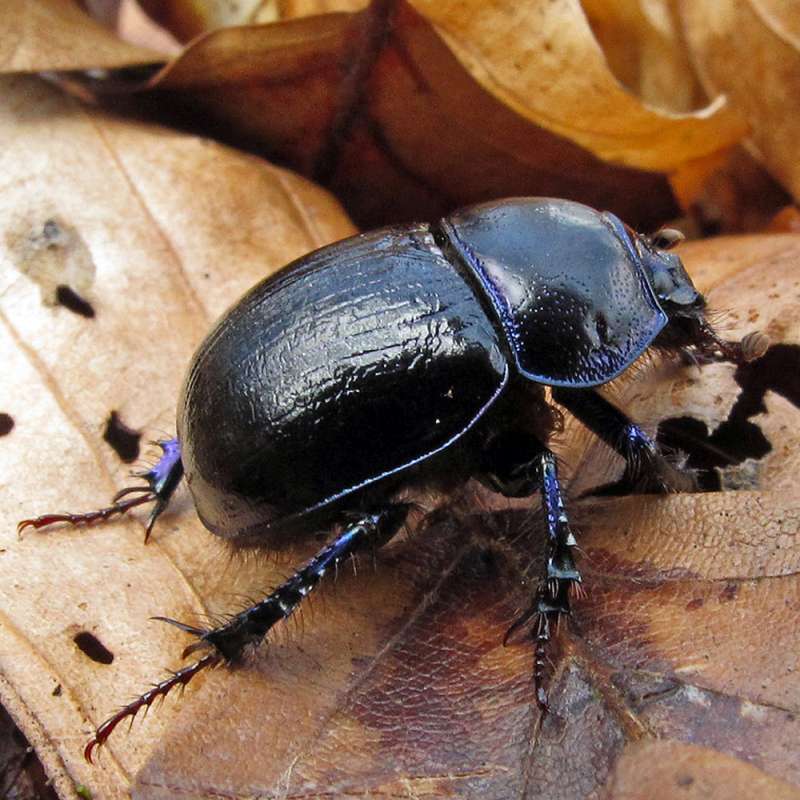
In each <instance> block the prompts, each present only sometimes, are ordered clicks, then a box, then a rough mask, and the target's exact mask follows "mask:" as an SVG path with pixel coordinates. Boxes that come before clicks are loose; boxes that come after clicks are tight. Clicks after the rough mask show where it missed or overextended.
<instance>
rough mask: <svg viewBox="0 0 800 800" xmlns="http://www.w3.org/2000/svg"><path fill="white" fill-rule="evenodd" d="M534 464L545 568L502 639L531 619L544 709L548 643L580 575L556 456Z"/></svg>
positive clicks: (536, 677)
mask: <svg viewBox="0 0 800 800" xmlns="http://www.w3.org/2000/svg"><path fill="white" fill-rule="evenodd" d="M534 464H535V466H536V471H537V473H538V475H537V483H539V485H540V487H541V489H540V490H541V494H542V505H543V506H544V512H545V520H546V524H547V553H546V559H545V569H544V575H543V576H542V579H541V581H540V582H539V586H538V587H537V589H536V594H535V595H534V598H533V602H532V604H531V606H530V608H529V609H528V610H527V611H526V612H525V613H524V614H522V616H521V617H519V618H518V619H517V620H516V621H515V622H514V624H513V625H512V626H511V627H510V628H509V630H508V632H507V633H506V637H505V638H506V641H508V640H509V639H511V638H512V637H513V635H514V634H515V633H516V632H517V631H518V630H519V629H521V628H523V627H526V626H527V623H528V622H530V621H531V620H533V626H532V629H531V635H532V636H533V639H534V641H535V645H536V649H535V652H534V669H533V680H534V687H535V691H536V701H537V702H538V704H539V706H540V707H541V708H542V709H544V710H546V709H547V692H546V690H545V685H544V684H545V679H546V676H547V655H548V653H547V651H548V646H549V642H550V639H551V638H552V634H553V629H554V628H555V627H556V626H557V624H558V621H559V619H560V618H561V617H564V616H568V615H569V614H570V602H571V599H572V597H573V595H575V594H576V593H577V592H579V591H580V583H581V575H580V573H579V572H578V569H577V567H576V566H575V561H574V559H573V557H572V549H573V548H574V547H575V545H576V541H575V537H574V536H573V534H572V531H571V530H570V527H569V520H568V519H567V514H566V511H565V510H564V498H563V495H562V492H561V483H560V481H559V478H558V465H557V463H556V457H555V455H554V454H553V453H552V452H550V451H549V450H543V451H542V452H541V454H540V455H539V456H538V457H537V459H536V461H535V462H534ZM532 466H533V464H532Z"/></svg>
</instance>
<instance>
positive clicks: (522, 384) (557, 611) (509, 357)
mask: <svg viewBox="0 0 800 800" xmlns="http://www.w3.org/2000/svg"><path fill="white" fill-rule="evenodd" d="M678 238H680V237H679V234H677V233H676V232H675V231H669V230H666V231H661V232H659V233H658V234H656V235H655V236H652V237H648V236H642V235H639V234H637V233H635V232H634V231H632V230H631V229H630V228H628V227H627V226H626V225H624V224H623V223H622V222H621V221H620V220H619V219H617V217H615V216H614V215H613V214H610V213H600V212H598V211H595V210H593V209H591V208H588V207H587V206H584V205H581V204H579V203H575V202H571V201H567V200H557V199H547V198H511V199H505V200H499V201H495V202H489V203H483V204H481V205H476V206H472V207H469V208H465V209H462V210H459V211H456V212H454V213H452V214H450V215H449V216H447V217H445V218H444V219H442V220H440V221H439V222H437V223H435V224H413V225H408V226H395V227H388V228H383V229H381V230H377V231H374V232H371V233H365V234H362V235H359V236H354V237H352V238H349V239H346V240H344V241H341V242H338V243H335V244H332V245H329V246H327V247H323V248H321V249H319V250H316V251H314V252H312V253H310V254H308V255H306V256H304V257H303V258H300V259H298V260H297V261H294V262H293V263H291V264H289V265H288V266H287V267H285V268H284V269H283V270H281V271H280V272H278V273H277V274H275V275H273V276H271V277H269V278H267V279H266V280H264V281H262V282H261V283H259V284H258V285H256V286H255V287H254V288H253V289H251V290H250V291H249V292H248V293H247V294H246V295H245V296H244V297H243V298H242V299H241V300H240V301H239V302H238V303H236V304H235V305H234V306H233V307H232V308H231V309H230V310H229V311H228V312H227V313H226V314H225V315H224V316H223V317H222V319H221V320H220V321H219V322H218V323H217V324H216V326H215V327H214V329H213V330H212V331H211V333H210V334H209V335H208V337H207V338H206V339H205V341H204V342H203V343H202V344H201V345H200V348H199V349H198V350H197V353H196V354H195V355H194V357H193V359H192V362H191V364H190V366H189V370H188V374H187V377H186V379H185V381H184V384H183V389H182V392H181V396H180V399H179V401H178V412H177V437H176V438H174V439H170V440H165V441H163V442H161V443H160V444H161V447H162V450H163V454H162V457H161V458H160V460H159V461H158V463H157V464H156V465H155V466H154V467H153V468H152V469H150V470H148V471H147V472H145V473H142V475H141V477H143V478H144V479H145V483H144V485H140V486H132V487H129V488H126V489H123V490H122V491H121V492H119V493H118V494H117V495H116V497H115V498H114V501H113V504H112V505H111V506H109V507H107V508H103V509H100V510H99V511H93V512H90V513H87V514H76V515H72V514H50V515H46V516H42V517H38V518H37V519H31V520H25V521H23V522H21V523H20V527H21V528H22V527H25V526H27V525H32V526H34V527H37V528H39V527H42V526H44V525H48V524H50V523H53V522H70V523H72V524H86V523H91V522H94V521H97V520H102V519H106V518H107V517H109V516H112V515H114V514H120V513H124V512H126V511H128V510H129V509H131V508H133V507H134V506H137V505H140V504H143V503H153V508H152V511H151V514H150V517H149V520H148V522H147V533H148V535H149V533H150V530H151V529H152V526H153V523H154V522H155V520H156V518H157V517H158V516H159V514H160V513H161V512H162V511H163V510H164V508H165V507H166V505H167V503H168V502H169V499H170V497H171V496H172V494H173V492H174V491H175V489H176V487H177V486H178V485H179V483H180V481H181V479H182V478H183V477H184V476H185V477H186V482H187V484H188V487H189V491H190V492H191V495H192V498H193V500H194V504H195V507H196V509H197V513H198V515H199V517H200V519H201V520H202V522H203V524H204V525H205V526H206V527H207V528H208V529H209V530H210V531H211V532H212V533H214V534H216V535H218V536H221V537H224V538H225V539H227V540H230V542H231V543H232V544H234V545H237V546H243V547H277V546H279V545H280V544H281V542H286V541H289V540H291V539H293V538H296V537H299V536H301V535H304V534H305V535H308V533H309V532H311V531H319V530H321V529H326V530H333V531H336V533H335V535H332V536H331V538H330V541H329V543H328V544H326V545H325V547H323V548H322V549H321V550H320V551H319V552H318V553H317V555H315V556H314V557H313V558H312V559H311V560H310V561H308V562H307V563H306V564H304V565H303V566H302V567H300V568H299V569H298V570H297V571H296V572H295V573H294V574H293V575H292V576H291V577H290V578H289V579H288V580H286V581H285V582H284V583H283V584H281V585H280V586H278V587H277V588H276V589H275V590H274V591H272V592H271V593H270V594H269V595H268V596H267V597H265V598H264V599H263V600H261V601H259V602H257V603H256V604H255V605H253V606H252V607H250V608H247V609H245V610H244V611H242V612H240V613H238V614H236V615H235V616H233V617H231V618H230V619H228V620H227V621H226V622H224V623H223V624H221V625H218V626H216V627H211V628H208V629H201V628H196V627H193V626H189V625H185V624H183V623H180V622H176V621H174V620H166V619H165V621H167V622H170V623H172V624H175V625H177V626H178V627H180V628H181V629H182V630H184V631H186V632H187V633H189V634H191V635H193V636H194V637H196V641H195V642H194V643H193V644H192V645H190V646H189V647H187V648H186V650H185V651H184V656H186V655H188V654H189V653H192V652H194V651H197V650H202V651H203V653H202V655H201V656H200V657H199V659H198V660H196V661H194V662H193V663H191V664H189V665H188V666H186V667H184V668H182V669H180V670H178V671H177V672H175V673H174V674H172V675H171V676H170V677H168V678H166V679H165V680H163V681H162V682H161V683H159V684H156V685H155V686H153V688H151V689H150V690H148V691H147V692H145V693H144V694H142V695H141V696H140V697H139V698H137V699H136V700H134V701H133V702H132V703H129V704H128V705H127V706H125V707H124V708H123V709H121V710H120V711H119V712H118V713H116V714H115V715H114V716H112V717H111V718H109V719H108V720H106V721H105V722H104V723H103V724H102V725H100V726H99V727H98V728H97V730H96V732H95V734H94V736H93V738H92V739H91V740H90V742H89V743H88V744H87V746H86V750H85V754H86V757H87V759H89V760H91V756H92V751H93V749H94V747H96V746H97V745H100V744H102V743H103V742H104V741H105V740H106V739H107V738H108V736H109V734H110V733H111V731H112V730H113V729H114V728H115V727H116V725H117V724H118V723H119V722H120V721H121V720H123V719H125V718H126V717H132V716H134V715H135V714H136V712H137V711H138V710H139V709H141V708H142V707H146V706H149V705H150V704H151V703H152V702H153V700H154V699H155V698H156V697H160V696H164V695H166V694H167V693H168V692H169V691H170V689H172V688H173V687H174V686H177V685H185V684H187V683H188V682H189V681H190V680H191V679H192V678H193V676H194V675H196V674H197V673H198V672H200V671H201V670H204V669H206V668H207V667H210V666H213V665H216V664H219V663H222V662H234V661H236V660H238V659H239V658H240V657H241V656H242V654H243V652H244V651H245V650H246V649H247V648H248V647H249V646H252V645H256V644H258V643H259V642H261V641H262V640H263V639H264V637H265V636H266V634H267V632H268V631H269V630H270V628H272V626H273V625H275V623H277V622H278V621H280V620H283V619H285V618H286V617H288V616H289V615H290V614H292V612H293V611H294V610H295V609H296V608H297V607H298V605H299V604H300V603H301V602H302V600H303V598H304V597H306V596H307V595H308V594H309V593H310V592H311V591H312V590H313V589H314V587H315V586H316V585H317V584H318V582H319V581H320V579H321V578H322V577H323V576H324V575H325V574H326V573H327V572H329V571H330V570H332V569H333V568H334V567H335V566H336V565H337V564H339V563H340V562H342V561H343V560H344V559H347V558H349V557H351V556H352V555H354V554H355V553H357V552H358V551H360V550H362V549H364V548H365V547H376V546H380V545H381V544H383V543H385V542H386V541H388V540H389V539H390V538H391V537H392V536H393V535H394V534H395V533H396V532H397V531H398V530H399V529H400V528H401V527H402V526H403V525H404V524H406V522H407V520H408V519H409V515H410V512H411V509H412V508H414V507H415V502H414V498H415V497H417V496H420V495H421V493H425V492H431V491H438V492H448V491H450V490H452V489H453V488H455V487H457V486H459V485H462V484H464V483H465V482H466V481H467V480H468V479H471V478H474V479H477V480H479V481H481V482H482V483H484V484H485V485H487V486H488V487H490V488H491V489H492V490H494V491H496V492H499V493H501V494H503V495H505V496H508V497H527V496H531V495H533V494H535V493H536V492H540V493H541V498H542V503H543V508H544V512H545V514H544V517H545V525H546V535H547V549H546V558H545V564H544V570H543V574H542V576H541V580H540V582H539V584H538V586H537V588H536V590H535V591H534V593H533V597H532V598H531V604H530V607H529V609H528V610H527V611H526V612H525V613H524V614H523V615H522V616H521V617H520V619H519V620H518V621H517V622H516V623H515V624H514V626H512V630H515V629H518V628H519V627H520V626H522V625H523V624H524V625H529V627H530V635H531V637H532V639H533V641H534V642H535V668H534V679H535V694H536V699H537V701H538V703H539V704H540V705H541V706H542V707H543V708H545V707H546V703H547V698H546V692H545V689H544V685H543V684H544V681H545V677H546V676H545V663H546V648H547V643H548V641H549V639H550V636H551V629H552V627H553V624H554V622H556V621H557V620H558V618H559V617H560V616H562V615H566V614H568V613H569V611H570V600H571V597H572V596H573V595H574V593H575V592H576V591H577V590H578V587H579V584H580V581H581V576H580V573H579V572H578V569H577V567H576V565H575V562H574V559H573V554H572V550H573V548H574V546H575V544H576V540H575V537H574V536H573V533H572V532H571V530H570V527H569V522H568V518H567V515H566V513H565V510H564V503H563V498H562V490H561V486H560V483H559V478H558V467H557V462H556V458H555V456H554V455H553V453H552V451H551V450H550V449H549V448H548V443H549V440H550V438H551V436H552V434H553V432H554V431H555V430H556V428H557V426H558V420H559V417H560V413H559V412H558V411H557V410H556V408H555V407H554V406H553V405H552V403H553V402H554V403H556V404H558V405H560V406H562V407H564V408H566V409H567V410H568V411H569V412H571V413H572V414H573V415H575V416H576V417H577V418H578V419H579V420H581V421H582V422H583V423H584V424H585V425H586V426H587V427H588V428H590V429H591V430H592V431H593V432H594V433H595V434H596V435H598V436H599V437H600V438H601V439H602V440H603V441H605V442H606V443H607V444H608V445H609V446H610V447H612V448H613V449H614V450H616V451H617V452H618V453H619V454H620V455H622V456H623V457H624V459H625V460H626V464H627V470H628V473H629V474H630V475H631V476H632V477H636V478H637V479H640V480H642V481H644V482H645V483H646V485H647V486H648V487H650V488H652V489H655V490H659V489H661V490H663V489H666V488H673V487H676V486H681V485H683V486H686V485H687V482H686V475H685V474H684V473H682V472H681V471H680V470H679V469H678V468H676V467H675V466H673V465H672V464H671V463H670V462H669V461H668V460H667V459H666V458H665V457H664V456H663V455H662V454H661V453H660V452H659V449H658V446H657V445H656V443H655V442H654V441H653V440H652V439H651V438H650V437H649V436H648V435H647V434H646V433H645V432H644V431H643V430H642V429H641V428H640V427H639V426H637V425H636V424H635V423H634V422H632V421H631V420H629V419H628V418H627V417H626V416H625V414H623V413H622V412H621V411H620V410H618V409H617V408H616V407H615V406H613V405H612V404H611V403H609V402H608V401H607V400H606V399H604V398H603V397H602V396H601V395H600V394H598V393H597V392H596V391H595V387H597V386H600V385H602V384H605V383H608V382H609V381H611V380H613V379H614V378H616V377H617V376H618V375H620V373H622V372H624V371H625V370H626V369H627V368H628V367H630V366H631V364H633V363H634V361H636V360H637V359H638V358H639V357H640V356H641V355H642V354H643V353H644V352H645V351H646V350H648V349H649V348H657V349H658V350H660V351H663V352H665V353H668V354H678V355H680V354H687V355H690V356H692V357H695V358H697V357H701V358H706V359H708V358H716V359H727V360H732V361H737V362H740V361H744V360H747V358H748V354H747V352H746V348H745V349H743V347H742V345H741V344H736V343H731V342H725V341H722V340H721V339H720V338H719V337H718V336H717V335H716V334H715V332H714V331H713V329H712V328H711V327H710V325H709V324H708V322H707V320H706V316H705V305H706V304H705V300H704V298H703V296H702V295H701V294H700V293H699V292H698V291H697V290H696V289H695V288H694V286H693V285H692V282H691V280H690V278H689V276H688V275H687V274H686V271H685V269H684V267H683V264H682V263H681V260H680V258H678V257H677V256H676V255H674V254H673V253H670V252H667V250H668V248H669V247H670V246H671V245H672V244H674V243H675V241H677V240H678ZM751 349H752V348H751ZM759 354H760V353H759ZM751 356H752V354H751ZM545 387H550V399H548V397H547V395H546V393H545ZM161 619H164V618H161Z"/></svg>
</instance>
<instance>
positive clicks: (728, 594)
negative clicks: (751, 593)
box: [719, 583, 739, 603]
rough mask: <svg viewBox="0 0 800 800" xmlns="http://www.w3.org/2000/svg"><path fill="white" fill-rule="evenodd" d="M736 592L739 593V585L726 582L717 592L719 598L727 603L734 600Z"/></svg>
mask: <svg viewBox="0 0 800 800" xmlns="http://www.w3.org/2000/svg"><path fill="white" fill-rule="evenodd" d="M737 594H739V586H738V585H737V584H735V583H726V584H725V588H724V589H723V590H722V591H721V592H720V594H719V599H720V600H721V601H722V602H724V603H727V602H730V601H731V600H735V599H736V595H737Z"/></svg>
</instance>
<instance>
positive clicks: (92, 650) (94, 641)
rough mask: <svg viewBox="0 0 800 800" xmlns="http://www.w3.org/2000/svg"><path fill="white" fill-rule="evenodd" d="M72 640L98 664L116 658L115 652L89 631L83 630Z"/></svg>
mask: <svg viewBox="0 0 800 800" xmlns="http://www.w3.org/2000/svg"><path fill="white" fill-rule="evenodd" d="M72 641H73V642H75V644H76V645H78V649H79V650H80V651H81V652H82V653H83V654H84V655H85V656H88V657H89V658H91V659H92V661H95V662H97V663H98V664H110V663H111V662H112V661H113V660H114V654H113V653H112V652H111V651H110V650H109V649H108V648H107V647H106V646H105V645H104V644H103V643H102V642H101V641H100V640H99V639H98V638H97V637H96V636H95V635H94V634H93V633H89V631H81V632H80V633H76V634H75V635H74V636H73V637H72Z"/></svg>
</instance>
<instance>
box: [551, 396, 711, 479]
mask: <svg viewBox="0 0 800 800" xmlns="http://www.w3.org/2000/svg"><path fill="white" fill-rule="evenodd" d="M553 399H554V400H555V401H556V402H557V403H558V404H559V405H562V406H564V408H566V409H567V410H568V411H569V412H570V413H571V414H572V415H573V416H575V417H577V418H578V419H579V420H580V421H581V422H582V423H583V424H584V425H586V427H587V428H589V430H591V431H592V433H594V434H595V435H596V436H598V437H599V438H600V439H602V441H604V442H605V443H606V444H607V445H608V446H609V447H611V448H612V449H613V450H615V451H616V452H617V453H619V454H620V455H621V456H622V457H623V458H624V459H625V477H626V478H627V479H628V480H630V481H631V483H633V484H638V485H640V486H642V488H644V489H645V490H647V491H651V492H666V491H683V492H688V491H692V490H693V489H694V488H695V486H696V484H695V480H694V476H693V474H692V473H691V472H690V471H689V470H680V469H678V468H677V467H676V466H674V465H673V464H671V463H670V462H669V461H668V460H667V459H666V458H665V457H664V454H663V453H662V452H661V451H660V449H659V447H658V444H657V443H656V442H654V441H653V439H652V438H651V437H650V436H648V435H647V433H645V431H643V430H642V429H641V428H640V427H639V426H638V425H637V424H636V423H635V422H633V421H632V420H631V419H629V418H628V417H627V416H626V415H625V414H624V413H623V412H622V411H620V410H619V409H618V408H617V407H616V406H614V405H612V404H611V403H609V401H608V400H606V399H605V398H604V397H602V396H601V395H600V394H598V393H597V392H596V391H594V390H593V389H565V388H554V389H553Z"/></svg>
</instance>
